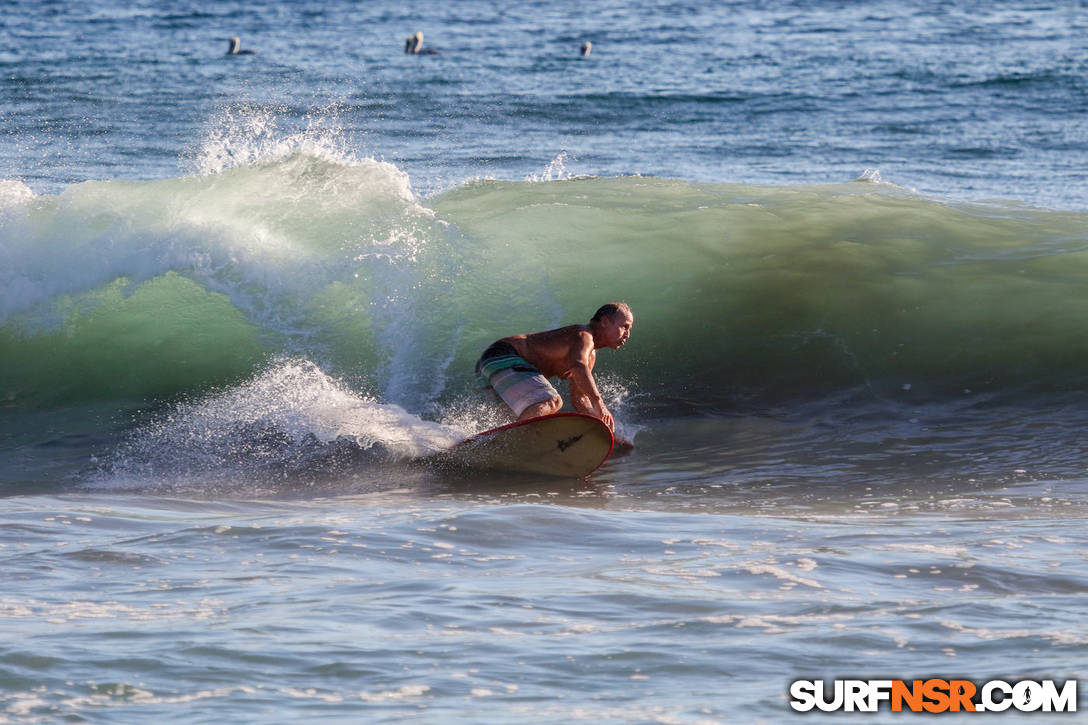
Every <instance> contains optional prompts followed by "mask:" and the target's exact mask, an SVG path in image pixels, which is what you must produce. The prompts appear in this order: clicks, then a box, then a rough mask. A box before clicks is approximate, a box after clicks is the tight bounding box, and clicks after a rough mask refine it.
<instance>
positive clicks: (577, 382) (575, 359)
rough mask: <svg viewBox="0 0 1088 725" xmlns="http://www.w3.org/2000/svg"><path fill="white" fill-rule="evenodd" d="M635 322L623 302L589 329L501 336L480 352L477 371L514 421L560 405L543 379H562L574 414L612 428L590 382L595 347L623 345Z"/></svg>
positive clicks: (569, 327)
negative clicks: (510, 410)
mask: <svg viewBox="0 0 1088 725" xmlns="http://www.w3.org/2000/svg"><path fill="white" fill-rule="evenodd" d="M634 321H635V318H634V316H633V315H632V314H631V309H630V308H629V307H628V306H627V305H626V304H624V303H622V302H613V303H609V304H606V305H604V306H602V307H601V308H600V309H599V310H597V312H596V313H595V314H594V315H593V318H592V319H591V320H590V321H589V324H587V325H567V326H566V327H559V328H556V329H554V330H544V331H542V332H531V333H526V334H521V335H510V336H508V337H504V338H502V339H501V340H499V341H498V342H496V343H495V344H493V345H492V346H491V347H490V348H488V349H487V350H486V351H485V352H484V355H483V356H481V358H480V361H479V362H478V363H477V365H476V369H477V372H478V373H480V374H481V375H482V376H483V377H485V379H487V380H488V382H489V384H490V385H491V386H492V388H494V389H495V391H496V392H497V393H498V394H499V396H500V397H501V398H502V399H503V400H504V401H505V402H506V403H507V404H508V405H509V406H510V407H511V408H512V409H513V410H514V413H515V415H517V416H518V420H526V419H528V418H535V417H538V416H542V415H550V414H551V413H555V412H557V411H558V410H559V409H560V408H561V407H563V399H562V398H561V397H560V396H559V393H558V392H556V390H555V388H553V387H552V386H551V384H550V383H549V382H548V381H547V378H561V379H563V380H569V381H570V396H571V405H573V406H574V409H575V410H577V411H579V412H581V413H587V414H589V415H594V416H596V417H598V418H600V419H601V420H603V421H604V423H605V425H607V426H608V427H609V429H613V428H614V426H615V424H614V422H613V420H612V414H611V413H610V412H608V408H607V407H605V404H604V400H603V399H602V398H601V393H600V391H599V390H598V389H597V383H596V381H595V380H594V379H593V366H594V365H595V364H596V362H597V350H598V349H599V348H602V347H611V348H613V349H616V350H618V349H619V348H620V347H622V346H623V345H624V343H626V342H627V339H628V337H629V336H630V334H631V327H632V325H633V324H634Z"/></svg>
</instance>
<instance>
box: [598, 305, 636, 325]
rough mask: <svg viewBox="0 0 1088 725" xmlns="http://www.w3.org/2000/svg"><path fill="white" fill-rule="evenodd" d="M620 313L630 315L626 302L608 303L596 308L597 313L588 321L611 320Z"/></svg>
mask: <svg viewBox="0 0 1088 725" xmlns="http://www.w3.org/2000/svg"><path fill="white" fill-rule="evenodd" d="M620 312H626V313H627V314H631V308H630V307H628V306H627V303H626V302H608V303H606V304H603V305H601V306H600V307H599V308H597V311H596V312H594V313H593V317H591V318H589V321H590V322H601V321H603V320H604V319H605V318H606V317H607V318H611V317H613V316H614V315H616V314H618V313H620Z"/></svg>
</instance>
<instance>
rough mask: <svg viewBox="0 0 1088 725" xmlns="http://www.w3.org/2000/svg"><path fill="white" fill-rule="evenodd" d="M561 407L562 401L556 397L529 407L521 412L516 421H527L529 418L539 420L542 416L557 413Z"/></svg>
mask: <svg viewBox="0 0 1088 725" xmlns="http://www.w3.org/2000/svg"><path fill="white" fill-rule="evenodd" d="M562 407H563V399H562V398H560V397H559V396H556V397H554V398H551V399H549V400H545V401H542V402H540V403H534V404H533V405H530V406H529V407H528V408H526V409H525V410H523V411H522V412H521V415H519V416H518V420H528V419H529V418H539V417H540V416H542V415H551V414H552V413H557V412H559V409H560V408H562Z"/></svg>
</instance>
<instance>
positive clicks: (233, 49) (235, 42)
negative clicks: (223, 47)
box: [227, 36, 257, 55]
mask: <svg viewBox="0 0 1088 725" xmlns="http://www.w3.org/2000/svg"><path fill="white" fill-rule="evenodd" d="M227 42H228V43H230V47H228V48H227V55H256V54H257V51H255V50H249V49H248V48H247V49H245V50H243V49H242V39H241V38H239V37H238V36H235V37H233V38H227Z"/></svg>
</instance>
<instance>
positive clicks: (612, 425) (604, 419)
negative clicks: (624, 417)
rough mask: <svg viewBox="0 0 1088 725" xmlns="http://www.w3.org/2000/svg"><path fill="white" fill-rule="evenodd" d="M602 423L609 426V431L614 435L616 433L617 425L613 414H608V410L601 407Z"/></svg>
mask: <svg viewBox="0 0 1088 725" xmlns="http://www.w3.org/2000/svg"><path fill="white" fill-rule="evenodd" d="M601 421H602V422H603V423H604V424H605V425H607V426H608V430H610V431H612V432H613V433H615V432H616V423H615V421H613V420H612V414H611V413H609V412H608V408H606V407H604V405H602V406H601Z"/></svg>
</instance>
